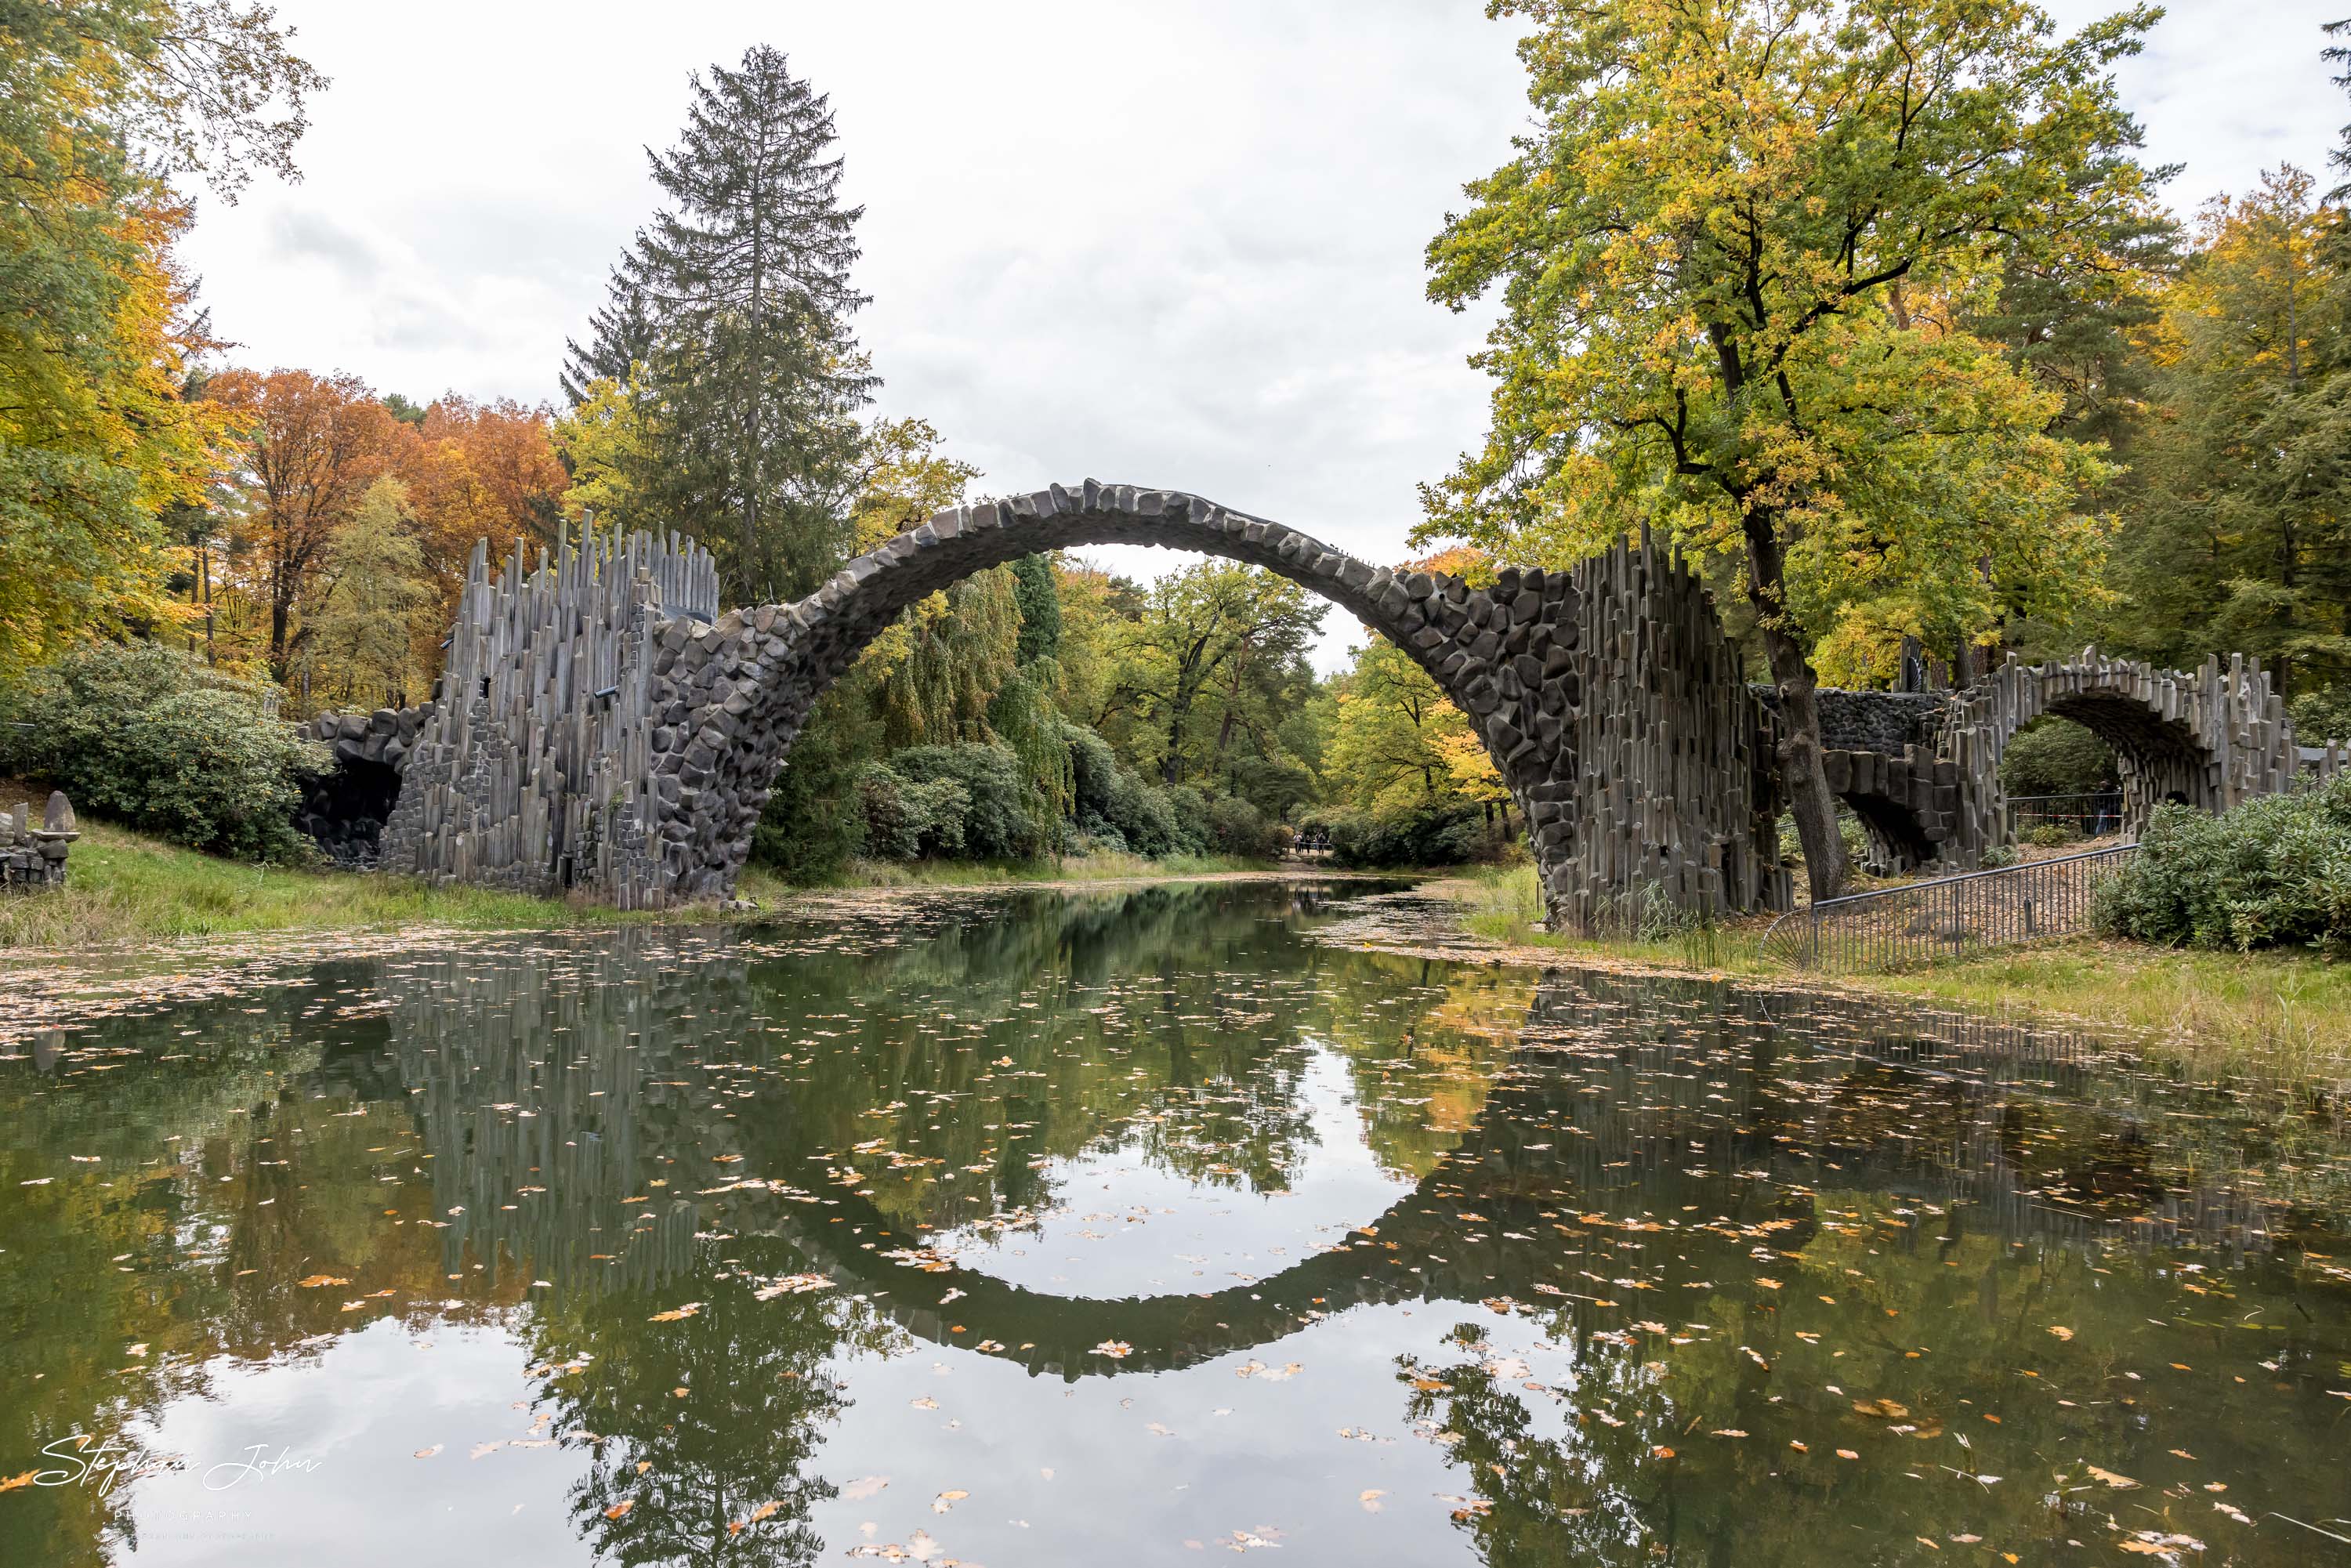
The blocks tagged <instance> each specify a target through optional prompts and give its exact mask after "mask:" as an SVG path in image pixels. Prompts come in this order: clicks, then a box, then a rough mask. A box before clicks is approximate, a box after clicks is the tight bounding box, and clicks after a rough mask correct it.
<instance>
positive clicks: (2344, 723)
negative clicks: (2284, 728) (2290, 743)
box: [2286, 685, 2351, 746]
mask: <svg viewBox="0 0 2351 1568" xmlns="http://www.w3.org/2000/svg"><path fill="white" fill-rule="evenodd" d="M2286 714H2287V716H2289V717H2291V718H2292V719H2293V720H2294V738H2295V739H2296V740H2298V741H2300V742H2301V743H2302V744H2303V745H2304V746H2324V745H2325V744H2326V743H2327V742H2328V741H2330V740H2351V685H2341V686H2335V687H2332V688H2329V689H2327V690H2325V691H2314V692H2304V693H2302V694H2301V695H2298V696H2296V697H2295V698H2294V701H2293V702H2291V703H2289V704H2287V705H2286Z"/></svg>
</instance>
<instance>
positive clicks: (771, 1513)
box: [726, 1501, 784, 1535]
mask: <svg viewBox="0 0 2351 1568" xmlns="http://www.w3.org/2000/svg"><path fill="white" fill-rule="evenodd" d="M783 1506H784V1505H783V1504H782V1503H781V1502H780V1501H778V1502H763V1503H761V1504H760V1505H759V1506H758V1507H757V1508H755V1509H753V1510H752V1511H750V1512H749V1513H747V1514H746V1515H745V1516H744V1517H742V1518H741V1519H737V1520H733V1521H729V1522H728V1524H727V1526H726V1533H727V1534H729V1535H740V1534H742V1533H743V1531H746V1530H748V1529H749V1528H751V1526H753V1525H755V1524H757V1523H758V1522H759V1521H761V1520H766V1519H773V1518H774V1517H775V1516H776V1511H777V1510H778V1509H780V1508H782V1507H783Z"/></svg>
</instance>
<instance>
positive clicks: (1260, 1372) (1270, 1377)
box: [1233, 1358, 1306, 1383]
mask: <svg viewBox="0 0 2351 1568" xmlns="http://www.w3.org/2000/svg"><path fill="white" fill-rule="evenodd" d="M1305 1370H1306V1367H1305V1364H1303V1363H1301V1362H1295V1361H1293V1362H1291V1363H1290V1364H1288V1365H1286V1366H1268V1365H1267V1364H1265V1363H1263V1362H1261V1361H1258V1360H1255V1359H1254V1358H1252V1359H1251V1360H1249V1361H1248V1362H1246V1363H1244V1364H1241V1365H1239V1366H1236V1367H1235V1368H1233V1375H1234V1376H1235V1377H1254V1378H1256V1379H1257V1380H1258V1381H1259V1383H1287V1382H1288V1381H1289V1380H1290V1379H1291V1378H1293V1377H1295V1376H1297V1375H1299V1374H1300V1373H1301V1372H1303V1371H1305Z"/></svg>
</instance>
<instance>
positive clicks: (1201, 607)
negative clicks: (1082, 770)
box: [1099, 561, 1329, 784]
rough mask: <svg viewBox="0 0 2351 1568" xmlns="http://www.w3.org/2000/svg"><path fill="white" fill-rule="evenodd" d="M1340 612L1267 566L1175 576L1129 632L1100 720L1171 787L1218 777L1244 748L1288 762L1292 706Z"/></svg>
mask: <svg viewBox="0 0 2351 1568" xmlns="http://www.w3.org/2000/svg"><path fill="white" fill-rule="evenodd" d="M1328 609H1329V607H1328V606H1327V605H1325V604H1324V603H1323V602H1322V601H1321V600H1319V599H1316V598H1314V597H1313V596H1312V595H1311V594H1309V593H1308V592H1307V591H1305V590H1304V589H1302V588H1301V587H1299V586H1298V585H1297V584H1296V583H1294V582H1291V581H1290V580H1288V579H1287V578H1283V577H1278V576H1276V575H1275V574H1273V573H1272V572H1270V571H1265V570H1260V569H1259V568H1256V567H1247V566H1238V565H1234V564H1232V563H1230V562H1227V561H1203V562H1201V563H1200V564H1198V565H1196V566H1192V567H1187V568H1186V569H1184V570H1181V571H1175V572H1171V573H1169V574H1168V575H1167V576H1166V577H1165V578H1163V579H1161V580H1159V581H1158V582H1156V583H1155V584H1153V585H1152V587H1151V588H1150V590H1149V591H1148V592H1147V594H1145V595H1144V607H1143V610H1142V612H1141V614H1140V616H1139V617H1138V618H1137V619H1135V620H1134V621H1132V622H1125V623H1124V625H1123V628H1122V633H1123V634H1122V635H1121V637H1120V639H1119V641H1118V644H1117V653H1116V654H1115V655H1114V662H1115V670H1114V673H1113V676H1112V679H1111V684H1110V689H1109V691H1108V693H1107V695H1105V697H1104V701H1103V708H1102V715H1101V716H1100V719H1099V724H1100V725H1102V726H1107V727H1111V728H1113V729H1114V730H1116V731H1117V732H1118V734H1119V737H1121V738H1122V739H1123V742H1124V746H1125V749H1126V750H1127V751H1128V752H1129V754H1130V755H1131V756H1133V757H1134V759H1135V761H1136V762H1137V764H1138V765H1139V766H1143V767H1146V768H1152V769H1154V770H1155V771H1156V772H1157V773H1158V774H1159V776H1160V778H1161V779H1163V780H1164V781H1165V782H1166V783H1168V784H1181V783H1183V782H1185V780H1186V779H1187V778H1204V779H1210V780H1212V781H1213V780H1214V779H1217V777H1218V776H1219V775H1220V774H1221V773H1223V772H1224V771H1225V770H1226V768H1227V767H1228V761H1229V759H1230V758H1231V756H1232V754H1233V752H1234V751H1235V749H1236V747H1239V746H1241V745H1244V744H1246V745H1247V746H1248V747H1250V748H1252V749H1253V750H1255V751H1256V752H1257V753H1258V754H1259V755H1278V750H1277V748H1278V747H1279V736H1278V729H1279V726H1280V721H1281V718H1282V717H1283V716H1284V714H1285V712H1286V710H1287V706H1288V705H1289V704H1290V702H1291V701H1292V700H1295V699H1297V698H1299V697H1300V695H1301V688H1303V689H1306V690H1311V686H1312V675H1311V672H1309V671H1308V670H1307V669H1306V667H1305V653H1306V649H1307V648H1308V647H1309V646H1310V645H1311V643H1312V642H1313V639H1314V635H1315V633H1316V632H1318V631H1320V630H1321V628H1322V618H1323V616H1324V615H1325V614H1326V613H1327V612H1328Z"/></svg>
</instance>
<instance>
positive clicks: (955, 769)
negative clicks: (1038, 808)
mask: <svg viewBox="0 0 2351 1568" xmlns="http://www.w3.org/2000/svg"><path fill="white" fill-rule="evenodd" d="M889 768H890V771H891V772H893V773H894V774H896V775H897V776H898V777H899V778H900V779H904V780H905V781H906V783H907V784H909V785H914V786H921V785H933V786H936V785H940V784H950V785H954V786H955V787H956V788H957V789H960V790H961V791H962V793H963V797H964V800H963V806H962V816H963V830H962V841H961V842H960V843H959V844H957V845H956V846H954V847H953V848H949V847H947V846H946V843H945V841H944V834H945V830H944V828H943V827H935V829H934V842H935V843H936V844H937V846H938V847H936V848H926V849H925V853H927V854H954V853H957V852H960V853H963V854H968V855H972V856H974V857H976V858H977V859H980V860H1028V859H1029V858H1030V857H1031V856H1034V855H1036V854H1039V853H1040V852H1043V850H1044V848H1045V836H1044V833H1043V832H1042V831H1040V828H1039V826H1038V822H1037V819H1036V816H1035V814H1034V813H1033V812H1032V811H1031V810H1029V804H1030V793H1031V792H1030V790H1029V778H1028V774H1027V772H1026V771H1025V770H1024V769H1023V768H1021V766H1020V758H1019V757H1017V756H1015V755H1014V754H1013V752H1012V750H1011V748H1010V747H1003V746H987V745H981V744H978V743H977V742H968V741H967V742H964V743H962V744H960V745H956V746H910V747H907V748H906V749H905V750H904V751H901V752H898V753H896V754H894V755H893V756H892V757H891V758H890V762H889ZM908 795H909V801H910V807H911V809H914V810H916V811H917V812H918V814H919V815H921V816H922V817H923V818H924V820H925V821H936V819H937V818H938V817H939V816H940V815H941V814H942V813H944V812H946V811H947V810H949V809H950V805H951V801H952V797H951V796H950V795H948V794H947V793H946V792H945V791H943V790H933V791H931V792H930V793H928V794H927V795H922V794H921V793H920V792H919V791H909V792H908ZM917 799H919V800H920V801H921V802H922V803H920V804H914V801H915V800H917Z"/></svg>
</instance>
